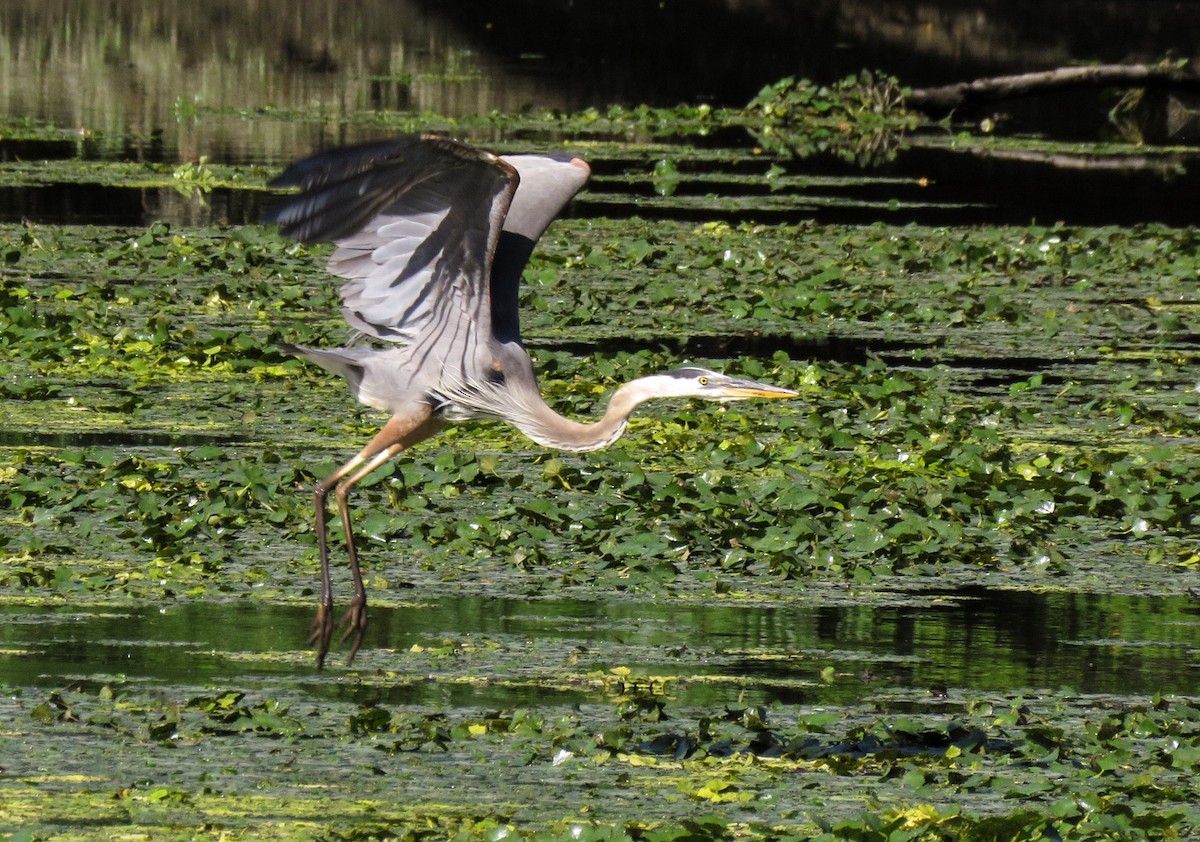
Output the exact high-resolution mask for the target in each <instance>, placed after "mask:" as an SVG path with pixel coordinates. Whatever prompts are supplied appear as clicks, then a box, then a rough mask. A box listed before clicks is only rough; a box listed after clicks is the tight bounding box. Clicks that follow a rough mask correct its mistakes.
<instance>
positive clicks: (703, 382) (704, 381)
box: [699, 377, 708, 386]
mask: <svg viewBox="0 0 1200 842" xmlns="http://www.w3.org/2000/svg"><path fill="white" fill-rule="evenodd" d="M699 382H700V385H701V386H707V385H708V378H707V377H701V378H700V381H699Z"/></svg>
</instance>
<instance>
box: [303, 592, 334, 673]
mask: <svg viewBox="0 0 1200 842" xmlns="http://www.w3.org/2000/svg"><path fill="white" fill-rule="evenodd" d="M331 640H333V606H332V605H327V604H325V603H321V604H320V605H318V606H317V616H316V617H314V618H313V623H312V627H311V628H310V629H309V632H308V645H309V646H316V647H317V669H321V668H322V667H323V666H325V656H326V655H327V654H329V642H330V641H331Z"/></svg>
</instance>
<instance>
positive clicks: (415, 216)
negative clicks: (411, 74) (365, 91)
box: [264, 135, 518, 343]
mask: <svg viewBox="0 0 1200 842" xmlns="http://www.w3.org/2000/svg"><path fill="white" fill-rule="evenodd" d="M517 181H518V176H517V173H516V171H515V170H514V169H513V167H512V166H510V165H509V164H507V163H505V162H504V161H502V160H500V159H499V158H497V157H496V156H494V155H491V154H490V153H487V152H483V151H481V150H476V149H473V148H471V147H468V146H464V145H462V144H459V143H457V142H455V141H452V140H449V139H447V138H442V137H439V136H432V135H420V136H410V137H402V138H398V139H396V140H391V141H384V142H380V143H369V144H363V145H360V146H356V147H348V148H342V149H335V150H331V151H329V152H325V153H321V154H318V155H314V156H312V157H311V158H307V159H305V160H303V161H300V162H297V163H296V164H293V165H292V166H291V167H289V168H288V169H287V170H286V171H285V172H284V173H283V175H282V176H280V177H279V178H278V179H276V180H275V181H274V182H272V186H298V187H300V188H301V192H300V193H298V194H296V195H295V196H292V197H289V198H288V199H286V200H285V201H284V202H283V203H282V204H281V205H279V206H277V207H276V208H273V209H272V210H271V211H270V212H269V213H268V214H267V215H265V216H264V221H266V222H277V223H279V226H280V232H281V233H282V234H283V235H284V236H289V237H293V238H295V239H299V240H302V241H305V242H319V241H324V240H333V241H334V242H335V243H336V245H337V249H336V250H335V251H334V252H333V254H332V256H331V257H330V259H329V270H330V271H331V272H333V273H334V274H336V275H339V276H341V277H343V278H346V280H347V282H346V283H345V284H344V285H343V286H342V289H341V297H342V303H343V309H342V313H343V315H344V316H345V318H346V320H347V321H348V322H349V323H350V324H351V325H352V326H353V327H355V328H357V329H358V330H361V331H362V332H364V333H366V334H369V335H371V336H374V337H376V338H379V339H384V340H389V341H392V342H401V343H411V342H415V341H417V339H418V337H421V336H424V337H425V338H430V337H431V335H432V337H433V338H435V339H436V336H437V335H440V334H442V333H444V332H446V331H447V329H448V328H450V329H451V330H450V332H451V333H456V334H457V333H458V332H459V331H460V330H461V329H462V327H463V326H464V325H469V326H470V329H471V331H472V332H473V333H474V332H477V331H478V330H480V329H481V328H482V330H484V331H485V332H488V333H490V318H489V313H490V300H489V285H488V277H489V274H490V271H491V264H492V256H493V254H494V252H495V249H496V245H497V242H498V238H499V236H500V230H501V226H502V225H503V223H504V218H505V215H506V214H507V212H508V208H509V204H510V203H511V201H512V196H513V193H514V192H515V190H516V185H517ZM480 338H482V337H479V336H476V339H477V340H478V339H480Z"/></svg>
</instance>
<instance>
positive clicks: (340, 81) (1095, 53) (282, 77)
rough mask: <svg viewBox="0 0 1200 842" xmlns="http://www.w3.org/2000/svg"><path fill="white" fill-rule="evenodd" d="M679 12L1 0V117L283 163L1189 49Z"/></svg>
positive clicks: (127, 152) (1181, 8) (1110, 20)
mask: <svg viewBox="0 0 1200 842" xmlns="http://www.w3.org/2000/svg"><path fill="white" fill-rule="evenodd" d="M683 9H684V7H683V6H681V5H679V4H663V3H645V2H643V0H620V2H609V3H596V2H591V3H589V2H579V3H569V4H553V3H537V4H534V3H529V2H526V3H515V4H506V5H505V6H502V7H497V6H496V4H494V3H483V2H480V0H471V1H470V2H467V1H466V0H464V2H460V3H436V2H427V1H426V2H422V0H358V2H355V3H352V4H347V3H344V2H337V0H286V2H285V0H259V2H255V3H249V4H237V3H223V4H212V3H161V2H152V0H116V1H115V2H108V3H94V2H91V1H90V0H5V2H4V3H3V4H0V114H6V115H11V116H14V117H18V118H20V117H33V118H36V119H40V120H45V121H49V122H52V123H54V124H56V125H60V126H65V127H80V128H84V129H87V130H90V131H92V132H96V133H99V134H101V135H104V136H107V137H108V138H109V142H110V143H111V142H115V143H117V144H119V145H120V144H124V148H123V149H121V153H122V154H123V156H125V157H132V158H135V159H136V158H139V157H140V158H143V159H146V160H162V159H163V157H164V156H166V158H167V159H171V160H174V159H176V158H182V159H185V160H196V158H197V157H198V156H200V155H207V156H209V157H210V158H211V159H213V160H219V161H232V162H242V161H251V160H253V161H268V162H280V161H282V160H284V159H286V158H291V157H294V156H295V155H297V154H299V153H300V152H302V151H306V150H308V149H311V148H313V147H315V146H327V145H330V144H331V143H333V142H335V141H338V140H344V139H345V138H344V137H342V136H341V134H342V133H343V132H345V131H346V129H345V127H344V126H339V125H338V124H337V121H338V119H339V118H340V117H343V116H345V115H346V114H348V113H350V112H360V111H372V110H392V111H408V112H415V113H422V112H432V113H438V114H445V115H450V116H460V115H465V114H486V113H488V112H491V111H504V112H513V111H519V110H521V109H526V108H538V109H542V108H561V109H567V110H572V111H575V110H581V109H584V108H588V107H595V108H598V109H601V110H603V109H604V108H606V107H607V106H608V105H610V104H612V103H617V102H620V103H630V104H635V103H643V102H644V103H649V104H652V105H662V106H671V105H675V104H677V103H680V102H693V103H694V102H702V101H703V102H710V103H713V104H718V105H729V106H739V105H742V104H744V103H745V102H747V101H749V99H750V98H751V97H753V96H754V94H755V93H756V92H757V91H758V90H759V89H760V88H761V87H762V86H763V85H765V84H768V83H771V82H774V81H776V80H778V79H780V78H783V77H785V76H791V75H795V76H804V77H808V78H812V79H815V80H818V81H821V82H831V81H833V80H835V79H838V78H841V77H843V76H845V75H847V74H849V73H855V72H858V71H859V70H861V69H863V68H878V69H881V70H884V71H886V72H888V73H892V74H894V75H896V76H899V77H900V78H902V79H903V80H904V82H905V83H907V84H912V85H914V86H920V85H930V84H942V83H947V82H952V81H959V80H963V79H970V78H974V77H976V76H979V75H986V74H995V73H1001V72H1022V71H1027V70H1032V69H1042V68H1045V67H1050V66H1053V65H1059V64H1070V63H1076V62H1117V61H1129V60H1135V61H1156V60H1159V59H1160V58H1161V57H1162V56H1164V55H1167V54H1170V53H1172V52H1174V53H1175V54H1176V55H1177V56H1178V57H1181V58H1189V57H1192V56H1193V55H1194V54H1195V48H1196V47H1195V45H1196V44H1197V43H1200V31H1198V30H1200V18H1198V17H1197V16H1196V15H1194V14H1193V13H1192V12H1191V10H1190V8H1189V7H1188V6H1187V4H1174V3H1167V2H1155V3H1149V4H1147V3H1141V2H1139V3H1136V4H1135V3H1132V2H1125V3H1122V2H1116V3H1108V4H1103V5H1102V6H1097V4H1095V3H1093V2H1088V0H1069V2H1059V3H1055V4H1053V5H1052V7H1049V8H1048V7H1047V6H1046V4H1045V3H1041V2H1035V0H1024V2H1012V3H1006V4H971V5H969V6H967V7H963V6H962V4H953V3H948V4H940V3H923V4H896V3H892V2H886V0H860V2H844V0H839V2H834V0H819V2H810V3H789V2H771V0H761V2H753V3H740V2H739V3H734V2H728V0H707V2H705V0H696V2H694V3H693V4H691V5H689V6H688V8H687V11H684V10H683ZM533 18H536V20H537V21H538V24H539V25H537V26H530V25H529V22H530V20H531V19H533ZM1080 20H1086V21H1087V23H1088V25H1087V26H1086V27H1080V26H1079V25H1078V23H1079V21H1080ZM1076 99H1077V98H1068V99H1065V100H1058V101H1055V102H1053V103H1050V104H1049V105H1047V106H1046V107H1043V108H1042V109H1041V112H1040V114H1039V118H1040V119H1042V120H1051V119H1054V120H1057V122H1058V124H1060V125H1061V126H1065V127H1069V126H1072V125H1073V126H1076V127H1080V125H1081V123H1086V124H1087V130H1088V131H1091V130H1092V129H1093V128H1094V126H1095V125H1096V123H1097V113H1098V114H1099V117H1098V119H1099V121H1101V122H1102V121H1103V119H1104V112H1105V111H1106V109H1105V108H1102V109H1100V110H1099V112H1097V111H1096V109H1095V108H1092V107H1091V106H1090V105H1089V106H1087V107H1084V108H1082V109H1079V108H1078V107H1076V106H1075V105H1073V102H1074V101H1075V100H1076ZM197 106H199V107H201V108H204V107H208V108H216V109H230V110H231V111H234V112H236V111H237V110H240V109H248V110H253V109H259V108H265V107H274V108H280V109H285V110H286V109H311V108H314V107H316V108H319V109H320V110H321V111H323V112H324V113H327V114H328V116H329V122H328V123H327V124H325V125H321V124H318V123H307V122H289V121H287V120H280V121H277V122H272V124H271V125H263V124H262V123H261V122H258V121H245V120H240V119H239V118H238V117H237V114H236V113H233V114H231V115H230V117H229V119H219V118H216V117H214V116H213V115H212V114H211V113H209V114H202V113H201V114H199V115H198V114H197V111H196V109H197ZM1024 108H1026V106H1025V105H1022V104H1016V105H1014V106H1013V107H1006V112H1009V113H1012V112H1014V111H1020V110H1021V109H1024ZM1076 136H1078V135H1076Z"/></svg>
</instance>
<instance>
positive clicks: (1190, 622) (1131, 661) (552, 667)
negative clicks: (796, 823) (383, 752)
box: [0, 591, 1200, 705]
mask: <svg viewBox="0 0 1200 842" xmlns="http://www.w3.org/2000/svg"><path fill="white" fill-rule="evenodd" d="M2 611H3V615H4V617H3V621H2V623H0V628H3V632H0V635H2V636H3V637H2V640H3V643H2V644H0V646H2V648H3V649H4V650H6V652H7V653H9V654H4V655H2V656H0V676H2V679H0V681H2V682H3V683H5V684H9V685H26V684H36V685H41V686H50V687H56V686H61V685H62V684H65V683H68V682H70V681H72V680H80V679H88V678H89V677H94V676H101V677H103V676H105V675H121V676H123V677H126V678H128V679H130V680H149V681H151V682H154V683H163V684H176V683H183V684H188V685H194V684H197V683H201V684H202V683H204V682H206V681H213V682H223V683H228V682H229V681H246V680H249V681H254V680H256V679H257V680H270V679H271V676H274V677H275V680H278V679H281V678H284V677H286V678H287V679H288V680H294V679H296V678H302V679H304V680H305V681H310V682H312V685H311V691H312V692H314V693H317V694H320V695H330V694H335V695H345V694H347V693H349V694H351V695H352V694H353V693H354V692H355V691H354V689H353V688H350V689H347V688H341V689H335V688H334V687H333V686H331V685H332V684H334V683H336V679H337V678H338V676H339V674H341V669H340V667H338V666H334V667H333V669H331V670H330V671H328V672H326V673H324V674H318V673H316V672H315V671H314V670H313V668H312V666H311V660H310V656H309V653H300V652H299V651H298V650H299V647H300V646H301V645H302V643H303V640H302V638H303V636H304V633H305V630H306V629H307V624H308V621H309V619H310V611H309V610H308V609H307V608H297V607H281V606H272V605H248V604H242V603H236V604H235V603H227V604H214V603H193V604H181V605H173V606H171V607H169V608H166V609H164V610H162V611H158V610H153V609H142V608H134V609H128V610H117V609H104V608H88V609H72V608H70V607H65V608H61V609H56V610H51V611H48V610H46V609H41V608H38V609H34V608H27V607H20V606H6V607H4V608H3V609H2ZM448 640H449V641H454V642H455V645H456V646H459V647H462V646H466V648H467V649H474V650H476V651H477V657H475V658H474V659H472V660H471V662H470V664H469V665H468V666H466V667H464V665H463V664H461V663H458V662H457V661H456V659H455V658H449V657H448V658H445V659H444V660H441V661H439V660H438V659H437V658H434V659H432V660H429V659H425V660H421V661H420V662H419V665H418V666H417V667H416V669H419V670H420V672H421V675H420V676H419V680H415V681H414V682H409V683H406V682H404V681H401V680H398V681H397V682H396V684H397V687H396V692H395V697H394V698H391V699H389V701H392V702H395V703H404V702H417V701H421V702H429V701H431V694H432V696H433V697H434V699H440V700H441V701H442V702H443V703H446V704H452V705H453V704H460V703H467V702H472V703H475V704H479V703H481V702H480V695H481V693H482V694H484V695H485V696H486V698H487V700H488V702H489V703H491V704H500V705H514V704H539V703H549V702H550V701H551V700H552V698H554V697H559V698H561V697H567V698H568V699H569V698H572V697H577V700H583V699H584V698H585V697H586V695H587V690H586V688H580V689H579V690H578V691H572V690H570V689H569V688H567V689H565V690H560V691H557V693H556V692H554V691H548V690H547V689H546V688H545V686H544V685H545V684H546V683H547V682H549V683H551V684H553V683H554V681H553V679H554V678H555V677H556V676H557V675H558V673H559V672H560V671H563V670H565V669H566V666H565V665H566V664H567V663H570V664H571V667H570V669H571V670H574V671H577V672H581V673H586V672H588V671H595V670H607V669H609V668H610V667H613V666H618V665H619V666H626V667H629V668H630V669H632V670H633V671H634V673H635V674H643V675H677V676H684V677H686V676H689V675H709V676H721V677H723V678H725V679H729V680H737V681H738V682H740V684H739V687H737V688H734V689H730V688H729V687H724V688H719V687H718V688H717V689H713V687H712V686H710V685H707V684H706V685H702V686H701V687H700V688H697V691H698V692H703V693H704V694H705V695H706V697H707V696H712V695H713V694H714V693H716V694H717V695H718V696H721V695H722V694H723V695H724V696H729V695H734V696H736V695H738V694H739V693H744V692H746V691H747V688H748V689H749V692H750V693H751V695H753V696H754V697H756V698H761V699H764V700H772V699H778V700H780V701H786V702H795V701H799V700H801V699H803V700H805V701H809V702H817V701H822V700H824V701H835V700H836V701H839V702H847V701H853V698H854V697H855V696H861V695H865V694H867V693H874V692H880V691H881V690H886V689H887V688H911V689H913V690H916V691H925V690H928V689H929V688H934V687H941V686H944V687H947V688H950V689H952V690H956V691H960V692H962V693H967V694H969V693H971V692H980V693H984V692H1000V693H1016V692H1020V691H1022V690H1023V689H1035V690H1036V689H1052V690H1055V689H1061V688H1070V689H1072V690H1075V691H1077V692H1081V693H1110V694H1134V695H1145V694H1153V693H1156V692H1162V693H1179V694H1196V693H1200V674H1197V672H1196V671H1195V670H1194V669H1193V668H1192V666H1193V665H1194V663H1195V660H1196V657H1197V655H1198V654H1200V609H1198V608H1197V606H1196V604H1195V602H1194V601H1192V600H1189V599H1187V598H1184V597H1180V598H1169V599H1163V598H1154V599H1151V598H1140V597H1130V596H1103V597H1102V596H1094V595H1078V594H1074V595H1072V594H1048V595H1041V594H1030V593H1009V592H986V591H980V592H979V593H978V594H976V595H974V596H973V597H962V596H961V595H960V596H958V597H954V598H949V597H948V598H946V599H945V601H939V600H934V601H933V603H932V604H929V603H926V604H921V605H911V606H886V607H844V606H836V607H835V606H829V607H812V606H803V607H801V606H796V607H776V608H750V607H723V606H721V607H713V606H703V605H697V604H690V603H679V604H671V605H667V604H662V603H602V602H582V601H571V600H551V601H531V602H525V601H520V600H490V599H477V598H448V599H447V598H442V599H438V600H437V601H436V602H434V603H433V604H430V605H422V606H417V607H412V608H402V609H383V608H376V609H375V610H374V612H373V614H372V628H371V631H370V633H369V635H368V642H367V644H366V647H365V648H364V650H363V653H362V656H361V657H362V659H363V660H362V661H360V663H359V664H358V665H357V666H358V667H359V668H362V669H363V670H364V671H365V672H372V671H374V670H376V669H382V670H388V671H392V670H394V671H396V672H397V673H398V674H400V675H403V674H404V673H405V672H406V670H411V669H414V666H413V663H412V662H411V661H406V660H405V658H406V657H408V656H409V655H410V653H411V652H412V651H414V650H413V647H414V646H416V647H418V650H417V651H428V650H437V649H438V648H439V647H444V646H445V645H446V641H448ZM422 647H423V649H422ZM297 657H302V658H303V660H302V661H300V662H299V663H297V660H296V658H297ZM334 660H335V661H336V657H335V659H334ZM827 667H832V668H833V670H834V671H835V672H836V673H837V674H838V675H840V676H842V677H843V679H844V680H840V681H838V682H834V683H833V684H830V685H828V686H822V684H821V681H820V680H819V675H820V673H821V671H822V670H823V669H825V668H827ZM464 668H466V669H468V670H469V673H470V676H471V678H472V683H471V684H470V685H468V686H459V687H454V686H449V685H442V686H439V685H438V679H439V678H442V679H449V678H452V677H453V676H454V675H455V673H456V670H461V669H464ZM522 678H525V679H528V680H529V683H528V684H526V685H523V684H522V683H521V679H522ZM493 679H494V681H495V682H496V685H495V686H492V687H489V688H487V689H485V690H480V689H479V686H480V684H481V683H482V684H483V685H487V684H489V683H490V682H491V680H493ZM101 680H102V678H101ZM539 681H540V682H541V685H538V682H539ZM502 684H509V685H513V686H509V687H507V688H505V687H503V686H501V685H502ZM371 692H373V693H376V694H377V692H378V691H377V690H372V691H371ZM847 696H849V697H850V698H847Z"/></svg>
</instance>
